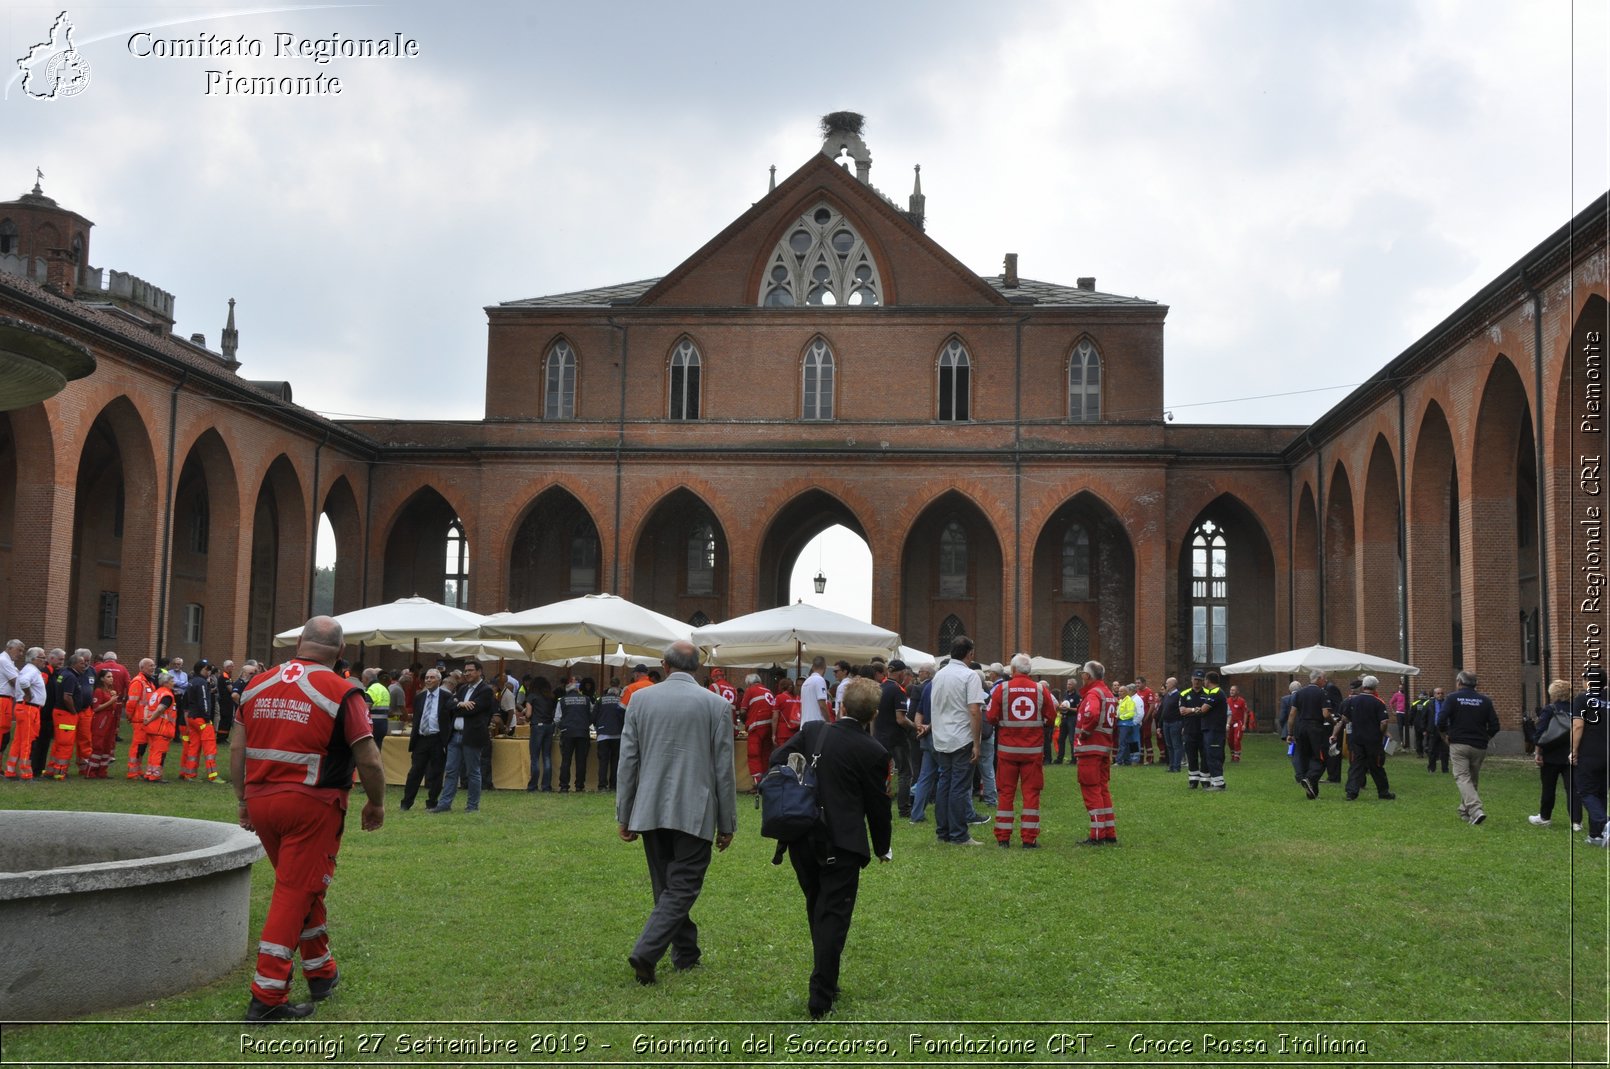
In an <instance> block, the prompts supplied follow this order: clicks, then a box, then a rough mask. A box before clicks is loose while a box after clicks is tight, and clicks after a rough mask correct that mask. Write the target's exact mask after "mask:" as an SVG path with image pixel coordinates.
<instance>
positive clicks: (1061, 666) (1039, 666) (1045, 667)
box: [1029, 657, 1084, 679]
mask: <svg viewBox="0 0 1610 1069" xmlns="http://www.w3.org/2000/svg"><path fill="white" fill-rule="evenodd" d="M1029 663H1030V665H1031V666H1032V667H1031V668H1030V669H1029V674H1030V675H1036V676H1051V677H1052V678H1053V679H1069V678H1072V677H1076V676H1078V674H1079V672H1080V670H1081V669H1083V668H1084V665H1082V664H1073V663H1072V662H1069V661H1059V660H1057V659H1056V658H1055V657H1031V658H1029Z"/></svg>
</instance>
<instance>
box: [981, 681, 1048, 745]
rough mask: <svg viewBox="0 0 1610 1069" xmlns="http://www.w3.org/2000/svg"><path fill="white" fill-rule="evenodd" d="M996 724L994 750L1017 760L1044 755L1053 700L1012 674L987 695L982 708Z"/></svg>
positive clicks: (1037, 688) (1040, 688)
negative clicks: (1046, 732) (985, 707)
mask: <svg viewBox="0 0 1610 1069" xmlns="http://www.w3.org/2000/svg"><path fill="white" fill-rule="evenodd" d="M984 715H985V716H987V717H988V718H989V722H990V723H991V724H994V725H995V726H996V729H997V730H996V735H995V752H996V753H998V754H1001V755H1003V756H1010V757H1013V758H1017V759H1022V758H1025V757H1038V758H1042V759H1043V758H1044V757H1045V725H1047V724H1049V723H1051V722H1053V721H1054V720H1055V719H1056V715H1057V706H1056V702H1054V701H1052V699H1051V695H1050V694H1048V693H1047V692H1046V690H1045V688H1044V687H1042V686H1040V684H1038V683H1036V682H1035V681H1034V680H1032V679H1030V678H1029V677H1028V676H1013V677H1012V678H1011V679H1009V680H1007V681H1006V683H1005V684H1003V685H1002V686H999V687H996V688H995V690H994V691H993V692H992V693H991V694H990V696H989V708H988V709H986V710H985V713H984Z"/></svg>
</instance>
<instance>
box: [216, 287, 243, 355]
mask: <svg viewBox="0 0 1610 1069" xmlns="http://www.w3.org/2000/svg"><path fill="white" fill-rule="evenodd" d="M239 347H240V331H238V330H236V329H235V298H233V297H231V298H229V318H228V319H227V320H226V321H225V322H224V332H223V335H222V337H221V338H220V341H219V348H220V349H221V350H222V351H223V354H224V359H225V360H233V359H235V351H236V350H237V349H238V348H239Z"/></svg>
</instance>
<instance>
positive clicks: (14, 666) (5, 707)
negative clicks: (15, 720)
mask: <svg viewBox="0 0 1610 1069" xmlns="http://www.w3.org/2000/svg"><path fill="white" fill-rule="evenodd" d="M26 652H27V650H26V648H25V647H24V646H23V642H22V639H20V638H14V639H12V640H11V641H10V642H7V643H6V651H5V653H4V654H0V750H3V749H4V748H5V742H6V737H7V736H8V735H10V734H11V716H12V710H13V709H15V708H16V705H17V673H18V672H20V671H22V663H23V662H22V655H23V654H24V653H26Z"/></svg>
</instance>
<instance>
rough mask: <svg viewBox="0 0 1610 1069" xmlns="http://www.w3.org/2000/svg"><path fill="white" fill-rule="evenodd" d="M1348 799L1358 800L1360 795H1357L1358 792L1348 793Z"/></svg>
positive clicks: (1351, 800)
mask: <svg viewBox="0 0 1610 1069" xmlns="http://www.w3.org/2000/svg"><path fill="white" fill-rule="evenodd" d="M1347 800H1348V801H1349V802H1356V801H1358V795H1356V794H1350V795H1348V796H1347Z"/></svg>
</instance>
